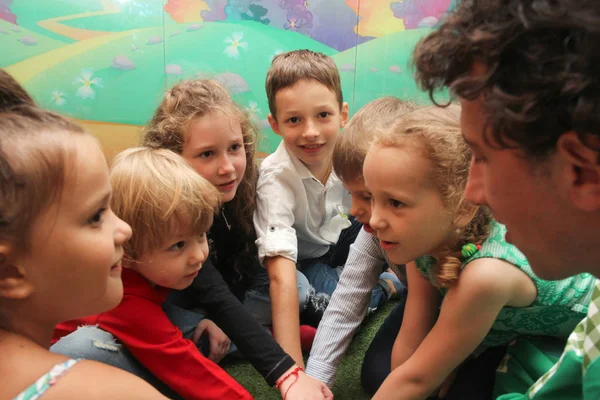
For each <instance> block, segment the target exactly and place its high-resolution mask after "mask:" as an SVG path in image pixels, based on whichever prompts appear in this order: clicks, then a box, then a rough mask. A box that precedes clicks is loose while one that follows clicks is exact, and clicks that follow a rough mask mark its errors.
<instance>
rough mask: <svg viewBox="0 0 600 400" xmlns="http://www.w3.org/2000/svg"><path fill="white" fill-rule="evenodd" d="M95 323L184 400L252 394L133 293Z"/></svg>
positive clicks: (155, 307) (156, 307) (246, 397)
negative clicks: (110, 334)
mask: <svg viewBox="0 0 600 400" xmlns="http://www.w3.org/2000/svg"><path fill="white" fill-rule="evenodd" d="M97 322H98V325H99V326H100V328H101V329H105V330H107V331H108V332H110V333H112V334H113V335H114V336H115V337H116V338H117V339H118V340H119V341H120V342H121V343H123V345H124V346H125V347H126V348H127V350H129V352H130V353H131V354H132V355H133V357H135V358H136V360H138V361H139V362H140V363H141V364H142V365H143V366H144V367H146V368H147V369H148V370H149V371H150V372H151V373H152V374H153V375H154V376H156V377H157V378H158V379H159V380H161V381H162V382H164V383H165V384H166V385H168V386H169V387H170V388H171V389H173V390H174V391H175V392H177V393H178V394H179V395H180V396H182V397H183V398H185V399H189V400H195V399H198V400H200V399H202V400H208V399H214V400H217V399H243V400H250V399H252V396H251V395H250V394H249V393H248V392H247V391H246V389H244V388H243V387H242V386H241V385H240V384H239V383H237V382H236V381H235V379H233V378H232V377H231V376H229V375H228V374H227V372H225V371H224V370H223V369H221V367H219V366H218V365H217V364H215V363H213V362H212V361H210V360H209V359H208V358H206V357H204V356H203V355H202V354H201V353H200V351H199V350H198V348H197V347H196V345H195V344H194V343H193V342H192V341H191V340H188V339H184V338H183V335H182V334H181V331H180V330H179V329H178V328H177V327H175V326H174V325H173V324H172V323H171V321H170V320H169V318H168V317H167V315H166V314H165V313H164V312H163V310H162V308H161V306H160V305H159V304H157V303H156V302H154V301H151V300H149V299H146V298H142V297H137V296H133V295H129V296H125V297H124V298H123V301H122V302H121V304H120V305H119V306H117V308H115V309H114V310H112V311H110V312H108V313H104V314H102V315H101V317H100V318H99V319H98V321H97Z"/></svg>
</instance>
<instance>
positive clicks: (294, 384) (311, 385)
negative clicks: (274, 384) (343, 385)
mask: <svg viewBox="0 0 600 400" xmlns="http://www.w3.org/2000/svg"><path fill="white" fill-rule="evenodd" d="M279 392H280V393H281V397H282V398H283V399H284V400H332V399H333V393H331V390H329V388H328V387H327V385H326V384H324V383H323V382H321V381H319V380H317V379H315V378H312V377H310V376H308V375H306V373H304V372H302V371H300V372H298V378H297V379H296V380H294V377H290V378H288V379H286V380H285V381H284V382H283V383H282V384H281V386H280V387H279Z"/></svg>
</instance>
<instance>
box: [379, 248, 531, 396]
mask: <svg viewBox="0 0 600 400" xmlns="http://www.w3.org/2000/svg"><path fill="white" fill-rule="evenodd" d="M523 279H528V278H526V277H524V274H523V273H522V272H521V271H519V270H518V269H517V268H515V267H514V266H512V265H510V264H508V263H506V262H504V261H501V260H497V259H490V258H485V259H479V260H475V261H473V262H471V263H470V264H469V268H467V269H465V270H464V271H463V272H462V273H461V276H460V279H459V281H458V283H457V285H456V286H454V287H452V288H451V289H450V290H449V291H448V293H447V295H446V297H445V299H444V302H443V304H442V310H441V313H440V316H439V318H438V320H437V322H436V323H435V326H434V327H433V329H432V330H431V332H430V333H429V334H428V335H427V337H426V338H425V340H423V342H422V343H421V345H420V346H419V348H418V349H417V350H416V351H415V353H414V354H413V355H412V356H411V357H410V358H409V359H408V360H407V361H406V362H404V363H403V364H402V365H400V366H399V367H398V368H396V369H394V370H393V371H392V373H391V374H390V376H388V378H387V379H386V380H385V382H384V383H383V385H382V386H381V388H380V389H379V391H378V392H377V393H376V394H375V397H373V399H375V400H383V399H386V400H388V399H402V400H407V399H415V400H416V399H424V398H426V397H427V396H428V395H430V394H431V393H432V392H434V391H435V390H436V389H437V388H438V387H439V385H440V384H441V383H442V382H443V381H444V379H446V377H447V376H448V375H449V374H450V373H451V372H452V371H453V370H454V369H455V368H456V367H458V366H459V365H460V364H461V363H462V362H463V361H464V360H465V359H466V358H467V357H468V356H469V355H470V354H471V353H472V352H473V351H474V350H475V349H476V348H477V346H478V345H479V344H480V343H481V342H482V341H483V339H484V338H485V336H486V335H487V333H488V332H489V330H490V328H491V327H492V324H493V323H494V320H495V319H496V317H497V316H498V313H499V312H500V310H501V309H502V307H504V306H505V305H507V304H509V303H510V302H511V301H512V300H513V299H514V297H515V293H516V292H517V291H518V290H519V289H520V288H522V287H523V286H522V283H523Z"/></svg>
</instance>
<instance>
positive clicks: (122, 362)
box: [50, 326, 181, 399]
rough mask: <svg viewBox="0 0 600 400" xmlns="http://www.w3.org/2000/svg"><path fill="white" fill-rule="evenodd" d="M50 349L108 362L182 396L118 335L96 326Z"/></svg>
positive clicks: (172, 395)
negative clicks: (153, 371) (163, 380)
mask: <svg viewBox="0 0 600 400" xmlns="http://www.w3.org/2000/svg"><path fill="white" fill-rule="evenodd" d="M50 351H52V352H53V353H59V354H63V355H65V356H67V357H70V358H82V359H86V360H94V361H98V362H101V363H103V364H108V365H111V366H113V367H116V368H120V369H122V370H125V371H127V372H130V373H132V374H134V375H136V376H138V377H140V378H142V379H143V380H145V381H146V382H148V383H149V384H151V385H152V386H154V387H155V388H156V389H157V390H158V391H160V392H161V393H162V394H163V395H164V396H167V397H168V398H171V399H181V397H180V396H179V395H177V394H176V393H175V392H174V391H173V390H172V389H171V388H169V387H168V386H167V385H165V384H164V383H163V382H161V381H160V380H159V379H158V378H156V377H155V376H154V375H153V374H152V373H151V372H150V371H149V370H148V369H146V367H144V366H143V365H142V364H140V362H139V361H138V360H137V359H136V358H135V357H134V356H133V355H132V354H131V353H130V352H129V350H127V349H126V348H125V346H123V345H122V344H121V343H120V342H119V341H118V340H116V339H115V337H114V336H113V335H112V334H110V333H108V332H106V331H104V330H102V329H100V328H98V327H97V326H82V327H80V328H78V329H77V330H76V331H74V332H72V333H71V334H69V335H67V336H65V337H63V338H61V339H60V340H59V341H58V342H56V343H55V344H54V345H53V346H52V347H50Z"/></svg>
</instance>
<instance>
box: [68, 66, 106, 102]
mask: <svg viewBox="0 0 600 400" xmlns="http://www.w3.org/2000/svg"><path fill="white" fill-rule="evenodd" d="M93 74H94V71H93V70H92V69H91V68H88V69H82V70H81V76H78V77H77V78H75V79H74V80H73V84H74V85H81V86H79V88H78V89H77V96H79V97H81V98H82V99H87V98H90V99H93V98H95V97H96V91H95V90H94V88H93V87H92V85H94V86H95V87H97V88H101V87H102V78H94V79H92V75H93Z"/></svg>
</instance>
